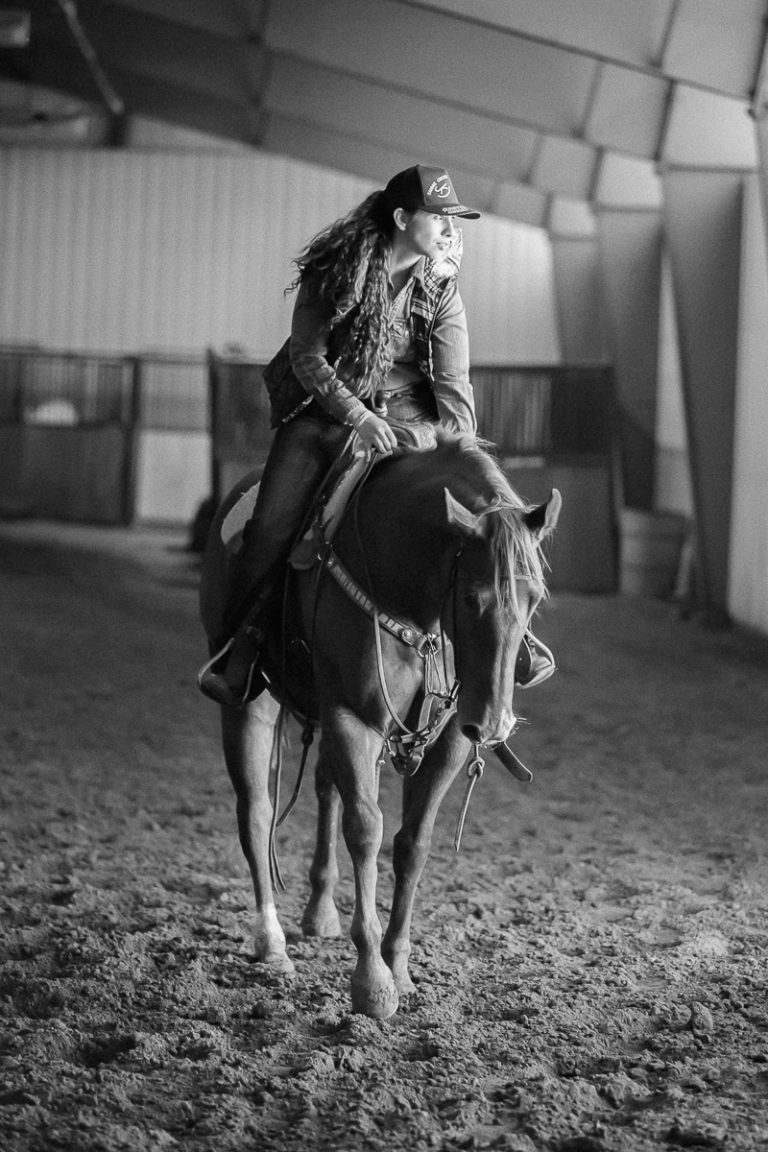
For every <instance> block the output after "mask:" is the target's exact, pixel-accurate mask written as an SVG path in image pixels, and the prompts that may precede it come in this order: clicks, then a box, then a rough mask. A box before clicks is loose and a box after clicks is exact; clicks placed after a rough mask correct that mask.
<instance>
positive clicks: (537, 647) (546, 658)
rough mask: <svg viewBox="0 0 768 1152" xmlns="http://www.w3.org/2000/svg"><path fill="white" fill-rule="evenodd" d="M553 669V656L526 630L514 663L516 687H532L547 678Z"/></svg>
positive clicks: (544, 645)
mask: <svg viewBox="0 0 768 1152" xmlns="http://www.w3.org/2000/svg"><path fill="white" fill-rule="evenodd" d="M554 671H555V658H554V656H553V655H552V653H551V652H550V650H549V648H547V646H546V644H542V642H541V640H537V639H536V637H535V636H534V635H533V633H532V632H526V634H525V636H524V637H523V639H522V641H521V643H520V650H519V652H518V654H517V662H516V664H515V683H516V684H517V686H518V688H533V687H535V685H536V684H541V683H543V681H544V680H548V679H549V677H550V676H551V675H552V673H553V672H554Z"/></svg>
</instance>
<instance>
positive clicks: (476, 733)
mask: <svg viewBox="0 0 768 1152" xmlns="http://www.w3.org/2000/svg"><path fill="white" fill-rule="evenodd" d="M461 730H462V732H463V733H464V735H465V736H466V738H467V740H471V741H472V743H473V744H480V743H482V737H481V735H480V729H479V728H478V726H477V724H463V725H462V728H461Z"/></svg>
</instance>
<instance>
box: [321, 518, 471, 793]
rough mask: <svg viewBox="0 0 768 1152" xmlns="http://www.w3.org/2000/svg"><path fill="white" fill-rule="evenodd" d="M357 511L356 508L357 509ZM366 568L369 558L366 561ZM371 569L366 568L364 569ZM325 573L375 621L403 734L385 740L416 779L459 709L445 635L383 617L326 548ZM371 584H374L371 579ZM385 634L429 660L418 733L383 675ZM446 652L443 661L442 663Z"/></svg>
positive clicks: (401, 768) (380, 660)
mask: <svg viewBox="0 0 768 1152" xmlns="http://www.w3.org/2000/svg"><path fill="white" fill-rule="evenodd" d="M355 511H357V506H356V505H355ZM458 556H459V553H457V554H456V556H455V558H454V562H453V566H452V569H451V580H450V583H449V587H448V591H447V594H446V600H447V599H448V597H449V596H451V595H452V594H455V575H456V562H457V560H458ZM363 563H364V565H365V558H364V557H363ZM365 567H366V570H367V565H365ZM323 568H324V571H326V572H327V573H328V574H329V575H330V576H332V577H333V578H334V580H335V581H336V583H337V584H338V586H339V587H340V588H341V589H342V591H343V592H345V593H346V594H347V596H348V597H349V598H350V600H351V601H352V602H353V604H356V605H357V607H358V608H360V609H361V610H362V611H363V612H365V614H366V615H367V616H370V618H371V619H372V621H373V632H374V638H375V641H376V669H377V672H378V676H379V686H380V688H381V694H382V696H383V698H384V703H385V704H386V706H387V711H388V712H389V714H390V716H391V717H392V719H393V721H394V722H395V724H396V726H397V728H398V731H397V732H396V733H393V734H392V735H390V736H387V737H386V739H385V745H386V748H387V752H388V753H389V755H390V758H391V760H392V764H393V766H394V768H395V770H396V771H397V772H399V773H400V775H401V776H413V775H414V773H416V772H417V771H418V769H419V766H420V765H421V761H422V759H423V758H424V753H425V751H426V749H427V747H428V746H429V745H430V744H431V743H432V741H433V740H434V739H436V737H437V736H438V735H439V733H440V731H441V730H442V728H443V727H444V725H445V723H446V721H447V720H448V718H449V716H450V715H451V714H452V713H453V712H454V711H455V709H456V701H457V698H458V695H459V688H460V687H461V682H460V681H459V680H458V679H457V678H456V677H454V680H453V684H451V685H450V687H449V686H448V674H447V669H446V662H445V636H444V634H441V635H439V636H438V635H436V634H435V633H433V632H421V631H420V630H419V629H418V628H413V627H412V626H411V625H409V624H402V623H401V622H400V621H399V620H397V619H395V618H394V617H393V616H390V615H388V613H386V612H382V611H381V610H380V609H379V608H378V607H377V606H376V604H375V603H374V601H373V600H372V599H371V597H370V596H369V595H368V594H367V593H366V592H365V591H363V589H362V588H361V587H360V585H359V584H358V583H357V582H356V581H355V580H354V579H353V577H352V576H350V574H349V572H348V571H347V570H346V568H345V567H344V565H343V564H342V563H341V561H340V560H339V558H338V556H337V555H336V553H335V552H334V551H333V549H332V547H331V546H330V544H329V545H327V550H326V552H325V557H324V560H323ZM368 582H369V585H370V579H369V581H368ZM382 628H384V629H386V631H387V632H389V633H390V634H391V635H392V636H394V637H395V638H396V639H397V640H399V641H400V642H401V643H403V644H406V645H408V647H410V648H412V649H413V650H414V652H415V653H416V655H417V656H418V657H419V659H420V660H423V661H424V699H423V701H422V704H421V709H420V711H419V719H418V724H417V727H416V728H413V729H411V728H409V727H408V726H407V724H405V723H404V722H403V721H402V720H401V719H400V716H399V715H398V713H397V709H396V708H395V705H394V704H393V702H392V697H391V696H390V694H389V689H388V688H387V680H386V673H385V670H384V656H383V653H382V647H381V631H382ZM441 652H442V657H443V659H442V668H441V661H440V660H439V659H438V657H439V655H440V653H441Z"/></svg>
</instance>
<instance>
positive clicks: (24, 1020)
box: [0, 522, 768, 1152]
mask: <svg viewBox="0 0 768 1152" xmlns="http://www.w3.org/2000/svg"><path fill="white" fill-rule="evenodd" d="M183 543H184V534H183V533H181V532H179V533H175V534H174V533H167V532H165V533H164V532H147V531H140V532H133V533H131V532H121V531H110V530H96V529H77V528H72V527H69V528H66V527H61V526H60V527H58V528H53V527H51V526H47V525H43V524H24V523H10V522H9V523H5V524H0V620H2V626H1V629H0V634H1V635H2V649H1V656H2V658H1V659H0V720H1V722H2V740H0V797H1V816H0V878H1V882H2V883H1V889H0V891H1V897H0V901H1V917H0V1060H1V1066H0V1147H1V1148H2V1149H3V1150H4V1152H21V1150H24V1152H27V1150H29V1152H48V1150H58V1149H75V1150H76V1152H97V1150H98V1152H118V1150H121V1152H122V1150H126V1152H150V1150H151V1152H155V1150H163V1152H164V1150H166V1149H175V1148H178V1149H184V1150H190V1152H230V1150H238V1152H239V1150H251V1149H253V1150H254V1152H256V1150H258V1152H299V1150H304V1149H319V1150H321V1152H331V1150H336V1149H338V1150H344V1152H358V1150H376V1149H386V1150H387V1152H399V1150H403V1152H405V1150H408V1152H421V1150H425V1152H426V1150H432V1149H434V1150H436V1152H454V1150H458V1149H500V1150H504V1152H534V1150H538V1149H546V1150H555V1152H602V1150H606V1152H607V1150H616V1152H629V1150H632V1152H644V1150H646V1149H648V1150H650V1149H660V1148H662V1149H667V1150H672V1152H674V1150H675V1149H679V1148H694V1149H696V1148H702V1149H713V1148H714V1149H726V1150H729V1152H737V1150H739V1152H753V1150H755V1149H760V1148H768V999H767V996H766V993H767V991H768V971H767V970H766V945H767V944H768V862H767V860H766V828H767V827H768V802H767V796H768V788H767V780H766V774H767V773H768V643H766V642H764V641H760V640H756V639H754V638H750V637H749V636H747V635H745V634H742V633H740V632H739V631H738V630H733V629H732V630H728V631H708V630H706V629H704V628H703V627H701V626H700V625H699V624H698V623H697V622H695V621H692V620H689V621H683V620H681V619H680V615H679V612H678V610H677V608H676V606H675V605H674V604H671V603H666V602H661V601H655V600H642V599H626V598H620V597H616V598H608V597H597V598H587V597H579V596H574V595H565V594H561V595H555V596H553V598H552V600H551V602H550V603H549V604H548V605H547V606H546V608H545V609H544V611H543V613H542V614H541V617H540V628H539V631H540V632H541V635H542V638H543V639H545V640H546V641H548V642H549V643H550V644H551V645H552V646H553V647H554V649H555V650H556V652H557V655H558V658H559V663H560V671H559V672H558V674H557V676H556V677H555V678H554V679H553V680H551V681H549V682H548V683H547V684H545V685H542V686H541V687H540V688H539V689H537V690H535V691H533V692H530V693H526V694H523V695H522V697H521V701H520V707H521V708H523V707H524V708H525V713H526V718H527V721H528V723H527V724H526V725H525V726H524V727H523V728H522V730H521V731H520V733H519V735H518V736H517V737H516V738H515V747H516V749H517V750H518V752H519V754H520V755H521V757H522V758H523V759H524V760H525V761H526V762H527V763H528V764H529V765H530V766H531V768H532V769H533V770H534V774H535V775H534V780H533V783H532V784H530V785H526V786H523V785H520V784H518V783H517V782H516V781H514V780H513V779H512V778H511V777H509V776H507V775H506V774H505V773H504V771H503V769H502V768H501V767H500V766H496V765H495V764H493V763H490V762H489V764H488V766H487V768H486V772H485V775H484V777H483V779H482V780H481V782H480V783H479V785H478V787H477V788H476V789H475V793H474V796H473V800H472V806H471V808H470V812H469V816H468V819H467V824H466V828H465V832H464V840H463V845H462V850H461V852H460V854H458V855H456V854H455V853H454V850H453V844H452V841H453V834H454V826H455V822H456V818H457V815H458V812H459V810H460V806H461V800H462V796H463V785H462V784H461V783H457V785H456V786H455V787H454V789H453V791H452V792H451V794H450V795H449V797H448V800H447V801H446V803H445V805H444V807H443V811H442V813H441V819H440V821H439V825H438V829H437V834H436V837H435V844H434V851H433V855H432V858H431V861H430V864H429V866H428V869H427V872H426V875H425V878H424V881H423V884H422V887H421V891H420V897H419V900H418V903H417V915H416V918H415V925H414V963H413V968H414V975H415V978H416V980H417V981H418V990H417V992H416V993H415V994H414V995H413V996H411V997H409V998H408V999H407V1000H406V1001H405V1003H404V1004H403V1006H402V1008H401V1010H400V1011H399V1012H398V1014H397V1015H396V1016H394V1017H393V1018H392V1019H391V1020H388V1021H386V1022H383V1023H381V1022H376V1021H372V1020H369V1019H366V1018H362V1017H359V1016H353V1015H351V1014H350V1012H349V995H348V981H349V972H350V969H351V967H352V962H353V949H352V945H351V943H350V941H349V939H348V937H347V936H345V937H344V938H342V939H339V940H334V941H317V940H307V941H305V940H303V939H302V938H301V937H300V936H299V935H298V933H297V926H298V923H299V918H300V915H301V911H302V909H303V905H304V901H305V899H306V895H307V865H308V860H309V853H310V846H311V839H312V828H313V819H314V807H315V805H314V796H313V792H312V788H311V786H310V787H307V788H306V789H305V791H304V792H303V793H302V796H301V799H300V802H299V805H298V808H297V809H296V811H295V812H294V814H293V815H292V817H291V818H290V820H289V821H288V822H287V823H286V824H285V825H284V826H283V828H282V829H281V836H280V844H279V848H280V857H281V863H282V867H283V871H284V874H285V876H286V880H287V883H288V891H287V892H286V893H285V894H283V895H282V896H281V897H280V902H279V906H280V912H281V916H282V919H283V923H284V925H285V927H286V930H287V931H288V932H289V939H290V951H291V954H292V956H293V957H294V959H295V962H296V968H297V975H296V977H295V978H294V979H293V980H291V981H289V980H286V979H285V978H271V977H268V976H266V975H265V973H264V972H263V971H262V970H261V968H260V966H259V965H258V964H256V963H254V962H253V961H252V957H251V955H250V952H249V915H250V908H251V904H252V898H251V892H250V886H249V880H248V877H247V873H246V868H245V864H244V861H243V859H242V857H241V854H240V849H239V845H238V843H237V839H236V834H235V822H234V811H233V796H232V794H231V790H230V786H229V783H228V780H227V778H226V774H225V771H224V768H223V763H222V758H221V754H220V748H219V740H218V721H217V714H216V709H215V707H214V706H213V705H212V704H209V703H208V702H207V701H205V700H204V699H203V698H202V697H200V696H199V695H198V693H197V691H196V689H195V687H194V675H195V671H196V668H197V665H198V664H199V662H200V661H201V659H202V658H203V657H204V644H203V638H202V634H201V632H200V629H199V626H198V623H197V616H196V586H197V571H196V567H195V562H194V560H193V559H192V558H191V557H190V555H189V554H188V553H186V552H185V551H184V549H183ZM293 763H294V764H295V760H294V761H293ZM382 806H383V808H384V810H385V818H386V834H385V844H386V848H385V850H384V851H383V853H382V858H381V885H380V901H381V910H382V914H384V913H385V912H386V908H387V903H388V899H389V897H390V893H391V884H390V853H389V843H390V841H391V834H392V832H393V831H394V829H395V826H396V825H395V821H396V813H397V807H398V781H397V778H396V777H395V775H394V772H392V770H391V769H390V770H389V771H387V772H385V773H384V775H383V779H382ZM341 860H342V883H341V895H340V905H341V909H342V917H343V920H344V922H345V927H346V926H348V923H349V915H350V911H351V905H352V886H351V874H350V868H349V863H348V859H347V857H346V852H345V851H344V850H342V854H341Z"/></svg>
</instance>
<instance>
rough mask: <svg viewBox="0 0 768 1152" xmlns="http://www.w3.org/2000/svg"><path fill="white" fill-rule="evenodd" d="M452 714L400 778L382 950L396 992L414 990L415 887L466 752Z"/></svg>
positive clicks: (401, 992)
mask: <svg viewBox="0 0 768 1152" xmlns="http://www.w3.org/2000/svg"><path fill="white" fill-rule="evenodd" d="M469 749H470V744H469V741H468V740H466V739H465V737H464V736H462V734H461V732H460V731H459V727H458V724H457V723H456V719H455V717H454V718H453V719H452V720H451V721H450V722H449V724H448V726H447V727H446V728H445V730H444V731H443V732H442V733H441V734H440V736H439V737H438V739H437V740H436V741H435V743H434V744H433V745H432V747H431V748H429V749H428V750H427V752H426V754H425V756H424V760H423V762H422V764H421V766H420V768H419V770H418V772H417V773H416V775H415V776H410V777H408V778H407V779H406V780H405V781H404V783H403V822H402V826H401V828H400V831H399V832H397V834H396V835H395V838H394V850H393V856H392V863H393V868H394V873H395V890H394V894H393V898H392V912H391V914H390V917H389V924H388V926H387V931H386V933H385V935H384V941H383V943H382V949H381V950H382V955H383V957H384V960H385V961H386V963H387V964H388V965H389V967H390V969H391V971H392V975H393V976H394V980H395V985H396V987H397V991H398V992H399V994H400V995H401V996H404V995H406V994H407V993H408V992H414V991H415V990H416V989H415V986H414V983H413V981H412V980H411V977H410V973H409V971H408V961H409V958H410V954H411V918H412V916H413V905H414V900H415V898H416V888H417V885H418V883H419V879H420V877H421V874H422V872H423V870H424V865H425V864H426V862H427V858H428V856H429V850H430V847H431V845H432V831H433V829H434V825H435V818H436V816H437V813H438V810H439V808H440V805H441V803H442V801H443V799H444V797H445V794H446V792H447V791H448V789H449V787H450V786H451V784H452V782H453V781H454V779H455V778H456V774H457V773H458V771H459V769H460V768H461V766H462V764H463V763H464V761H465V759H466V757H467V753H468V752H469Z"/></svg>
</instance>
